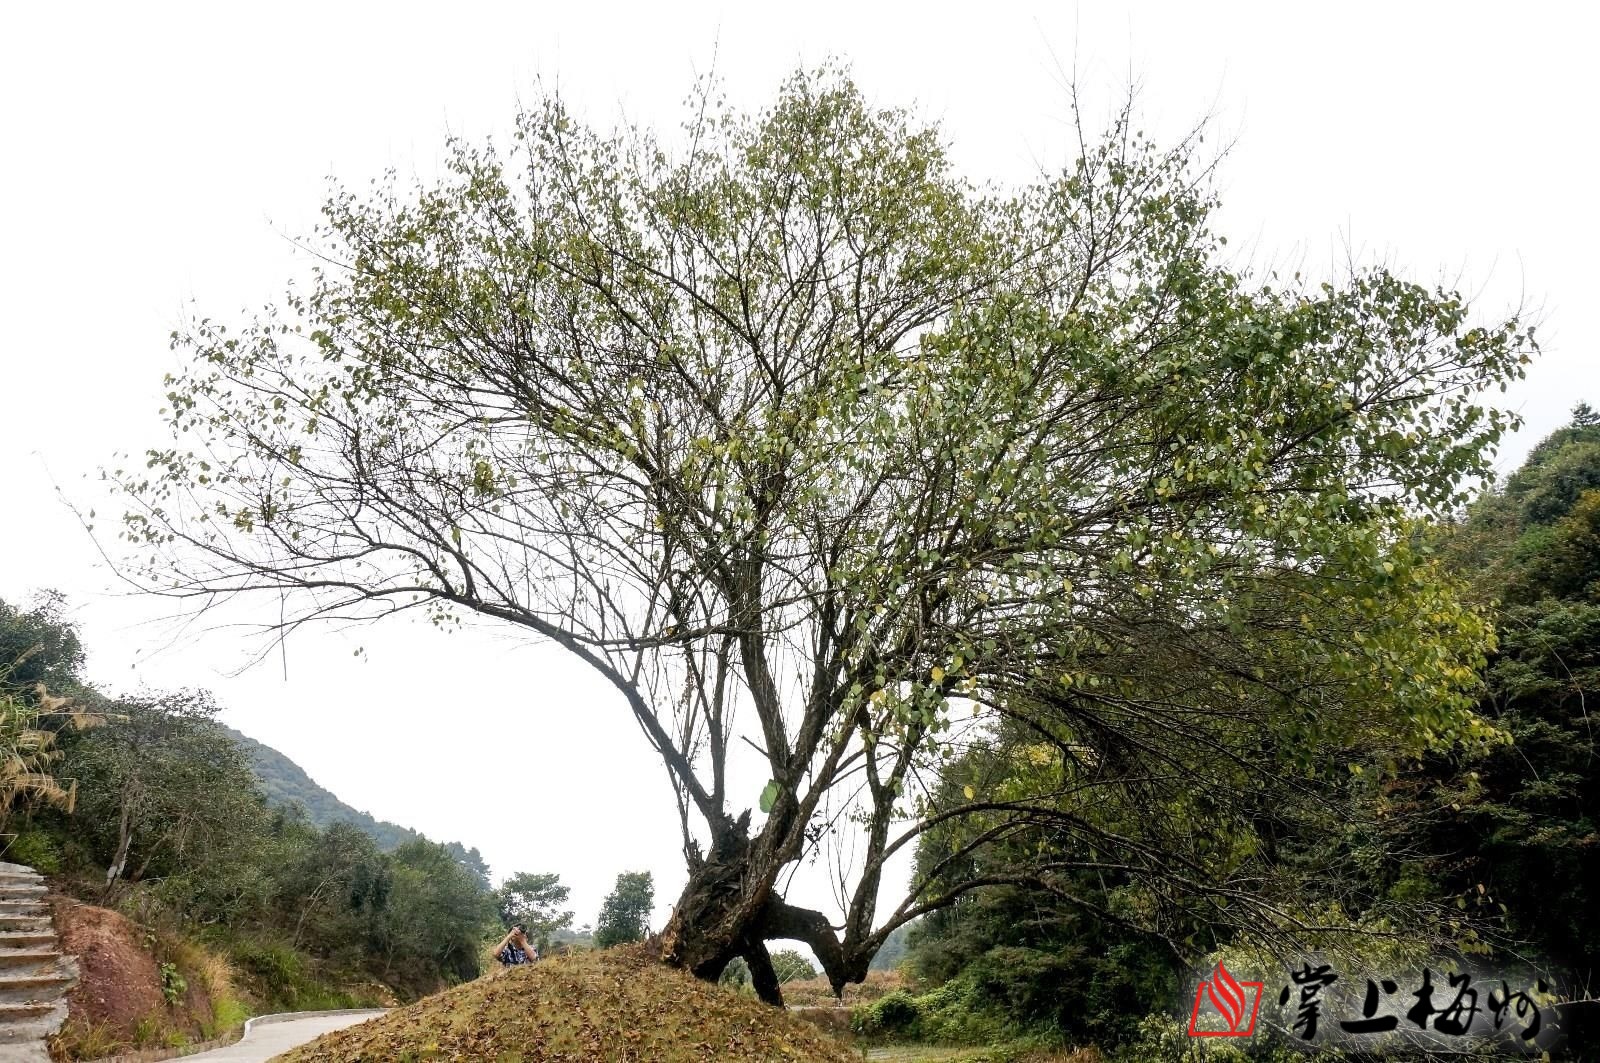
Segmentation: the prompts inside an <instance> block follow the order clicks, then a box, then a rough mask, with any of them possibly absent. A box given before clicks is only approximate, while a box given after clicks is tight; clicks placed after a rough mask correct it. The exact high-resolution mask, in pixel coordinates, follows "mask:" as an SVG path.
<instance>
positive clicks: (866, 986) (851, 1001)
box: [783, 971, 906, 1008]
mask: <svg viewBox="0 0 1600 1063" xmlns="http://www.w3.org/2000/svg"><path fill="white" fill-rule="evenodd" d="M904 988H906V980H905V976H904V975H902V974H901V973H900V972H899V971H868V972H867V979H866V981H864V982H861V983H859V984H856V983H852V984H850V985H847V986H845V987H844V1006H845V1007H850V1006H852V1005H855V1004H865V1003H867V1002H869V1001H873V1000H877V999H878V998H879V997H882V996H886V995H888V994H890V993H893V992H894V991H895V990H896V989H904ZM783 1002H784V1003H785V1004H788V1005H789V1006H790V1007H793V1008H803V1007H826V1006H829V1005H832V1004H834V1003H835V1002H836V1001H835V999H834V995H833V987H832V986H830V985H828V980H827V979H826V978H823V977H820V976H819V977H816V978H807V979H805V980H804V981H797V982H785V983H784V984H783Z"/></svg>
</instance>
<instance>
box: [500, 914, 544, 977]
mask: <svg viewBox="0 0 1600 1063" xmlns="http://www.w3.org/2000/svg"><path fill="white" fill-rule="evenodd" d="M494 958H495V959H497V960H499V961H500V962H501V963H503V964H505V965H506V966H507V967H516V966H518V965H519V964H524V963H529V962H531V961H533V960H537V959H538V958H539V950H538V948H537V947H535V946H534V945H531V944H529V943H528V928H527V927H525V926H523V925H522V924H521V923H516V924H514V925H513V926H512V927H511V929H510V930H509V931H508V932H507V933H506V936H505V937H503V938H501V939H500V944H498V945H496V946H495V947H494Z"/></svg>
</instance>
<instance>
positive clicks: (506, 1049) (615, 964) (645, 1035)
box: [281, 949, 861, 1063]
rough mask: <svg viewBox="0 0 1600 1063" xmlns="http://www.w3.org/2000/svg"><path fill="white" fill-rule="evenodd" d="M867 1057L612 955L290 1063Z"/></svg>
mask: <svg viewBox="0 0 1600 1063" xmlns="http://www.w3.org/2000/svg"><path fill="white" fill-rule="evenodd" d="M860 1058H861V1057H860V1055H859V1054H857V1053H855V1052H853V1051H851V1050H850V1049H848V1048H846V1047H845V1046H844V1045H842V1044H840V1043H839V1042H838V1041H836V1040H834V1039H833V1038H831V1037H828V1036H827V1035H826V1034H824V1033H822V1032H821V1031H820V1030H818V1029H817V1028H816V1027H815V1026H812V1025H811V1024H810V1023H807V1022H804V1021H802V1020H801V1019H798V1018H796V1017H794V1016H792V1015H788V1014H786V1013H784V1012H782V1011H779V1010H777V1009H775V1008H771V1007H768V1006H767V1005H765V1004H762V1003H760V1002H759V1001H757V1000H754V999H751V998H749V997H743V996H740V995H739V994H737V993H734V992H732V991H730V990H728V989H724V988H722V987H719V986H714V985H710V984H708V983H706V982H701V981H699V980H697V979H695V978H693V977H691V976H689V975H687V974H684V973H683V972H681V971H674V970H669V969H668V968H666V967H663V966H661V965H660V964H658V963H655V962H653V961H651V960H649V959H647V958H646V957H645V956H644V955H643V954H642V953H641V952H639V951H638V950H635V949H608V950H606V951H604V952H584V953H577V954H574V955H571V956H561V957H556V958H554V959H549V960H543V961H541V962H539V963H536V964H530V965H528V966H526V967H520V968H512V969H510V970H506V971H497V972H495V973H493V974H490V975H487V976H485V977H483V978H480V979H478V980H477V981H476V982H471V983H469V984H467V985H464V986H458V987H457V988H455V989H452V990H450V991H448V992H445V993H440V994H438V995H437V996H432V997H429V998H427V999H426V1000H421V1001H418V1002H417V1003H415V1004H412V1005H410V1006H409V1007H405V1008H401V1009H399V1010H398V1011H393V1012H390V1013H389V1014H388V1015H386V1016H384V1017H383V1018H381V1019H374V1020H373V1021H371V1022H366V1023H362V1024H361V1025H360V1026H354V1027H351V1028H350V1029H348V1030H340V1031H339V1032H337V1033H332V1034H329V1035H328V1036H326V1037H323V1038H322V1039H321V1040H318V1041H314V1042H312V1043H311V1044H309V1045H306V1046H305V1047H304V1048H300V1049H296V1050H295V1051H294V1052H291V1053H290V1054H288V1055H286V1056H283V1057H281V1063H389V1061H392V1060H400V1059H415V1060H422V1059H440V1060H445V1059H453V1060H479V1059H481V1060H494V1061H502V1063H556V1061H573V1063H576V1061H579V1060H583V1061H590V1060H615V1061H619V1063H620V1061H623V1060H639V1061H641V1063H642V1061H651V1063H688V1061H690V1060H729V1061H737V1060H749V1061H751V1063H756V1061H760V1063H772V1061H774V1060H788V1061H793V1063H849V1061H852V1060H854V1061H859V1060H860Z"/></svg>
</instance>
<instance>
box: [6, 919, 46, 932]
mask: <svg viewBox="0 0 1600 1063" xmlns="http://www.w3.org/2000/svg"><path fill="white" fill-rule="evenodd" d="M52 925H53V924H52V923H51V920H50V917H49V916H48V915H0V933H3V932H5V931H8V930H9V931H30V930H48V929H50V927H51V926H52Z"/></svg>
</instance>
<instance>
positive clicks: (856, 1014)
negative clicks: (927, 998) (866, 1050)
mask: <svg viewBox="0 0 1600 1063" xmlns="http://www.w3.org/2000/svg"><path fill="white" fill-rule="evenodd" d="M919 1018H920V1012H919V1010H918V1008H917V998H916V997H913V996H912V995H911V994H910V993H907V992H906V991H905V990H904V989H896V990H895V991H894V992H893V993H889V994H887V995H885V996H882V997H879V998H878V999H877V1000H874V1001H871V1002H870V1003H866V1004H857V1005H856V1006H855V1007H854V1008H852V1009H851V1011H850V1029H851V1030H852V1031H853V1032H855V1033H857V1034H860V1035H861V1036H863V1037H871V1038H881V1039H883V1040H912V1039H914V1038H916V1037H917V1034H918V1023H917V1020H918V1019H919Z"/></svg>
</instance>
